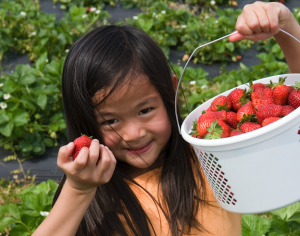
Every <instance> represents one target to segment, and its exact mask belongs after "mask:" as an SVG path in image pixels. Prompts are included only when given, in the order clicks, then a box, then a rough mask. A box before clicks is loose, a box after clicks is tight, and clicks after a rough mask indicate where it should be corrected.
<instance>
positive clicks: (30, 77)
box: [20, 74, 35, 85]
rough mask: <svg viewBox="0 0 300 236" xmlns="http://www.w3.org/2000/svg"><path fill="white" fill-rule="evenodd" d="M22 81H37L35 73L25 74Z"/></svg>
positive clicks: (24, 82)
mask: <svg viewBox="0 0 300 236" xmlns="http://www.w3.org/2000/svg"><path fill="white" fill-rule="evenodd" d="M20 82H21V83H22V84H25V85H27V84H32V83H34V82H35V76H34V75H33V74H25V75H23V76H22V78H21V80H20Z"/></svg>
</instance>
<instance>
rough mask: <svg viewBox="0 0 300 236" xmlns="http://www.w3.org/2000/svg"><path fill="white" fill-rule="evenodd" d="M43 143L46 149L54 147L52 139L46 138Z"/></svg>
mask: <svg viewBox="0 0 300 236" xmlns="http://www.w3.org/2000/svg"><path fill="white" fill-rule="evenodd" d="M43 141H44V144H45V146H46V147H54V141H53V139H52V138H44V140H43Z"/></svg>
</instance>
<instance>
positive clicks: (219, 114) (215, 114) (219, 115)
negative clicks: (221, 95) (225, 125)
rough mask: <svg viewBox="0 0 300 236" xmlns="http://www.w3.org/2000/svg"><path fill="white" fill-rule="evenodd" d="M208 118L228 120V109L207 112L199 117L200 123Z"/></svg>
mask: <svg viewBox="0 0 300 236" xmlns="http://www.w3.org/2000/svg"><path fill="white" fill-rule="evenodd" d="M207 119H214V120H217V119H221V120H223V121H226V111H211V112H206V113H204V114H202V115H201V116H200V117H199V119H198V123H199V122H201V121H203V120H207Z"/></svg>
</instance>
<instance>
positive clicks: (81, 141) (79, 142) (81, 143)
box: [72, 134, 92, 160]
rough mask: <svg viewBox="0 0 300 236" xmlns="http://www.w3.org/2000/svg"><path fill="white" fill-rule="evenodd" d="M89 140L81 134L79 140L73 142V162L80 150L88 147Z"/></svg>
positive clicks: (90, 140)
mask: <svg viewBox="0 0 300 236" xmlns="http://www.w3.org/2000/svg"><path fill="white" fill-rule="evenodd" d="M91 138H92V137H91ZM91 138H90V137H88V136H86V135H84V134H83V135H82V136H80V137H79V138H77V139H75V140H74V144H75V148H74V150H73V152H72V157H73V160H75V159H76V157H77V156H78V154H79V152H80V150H81V148H83V147H87V148H89V147H90V145H91V142H92V139H91Z"/></svg>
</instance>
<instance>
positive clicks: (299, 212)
mask: <svg viewBox="0 0 300 236" xmlns="http://www.w3.org/2000/svg"><path fill="white" fill-rule="evenodd" d="M271 214H273V215H276V216H278V217H279V218H280V219H282V220H285V221H296V222H300V202H296V203H294V204H292V205H290V206H287V207H284V208H281V209H278V210H275V211H271Z"/></svg>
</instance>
